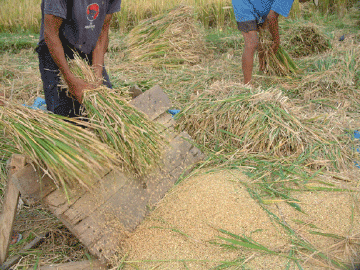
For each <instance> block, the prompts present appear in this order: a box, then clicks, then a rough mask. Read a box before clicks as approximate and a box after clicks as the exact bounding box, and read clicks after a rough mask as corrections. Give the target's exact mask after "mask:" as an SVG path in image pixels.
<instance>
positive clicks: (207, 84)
mask: <svg viewBox="0 0 360 270" xmlns="http://www.w3.org/2000/svg"><path fill="white" fill-rule="evenodd" d="M319 2H320V4H321V6H320V8H319V9H315V7H314V5H313V4H312V3H308V4H304V5H297V4H298V3H296V5H295V7H296V8H294V10H293V11H292V15H291V18H289V19H287V20H281V22H280V27H281V38H282V45H283V46H284V48H285V49H286V51H287V52H288V54H289V55H290V57H291V59H292V61H293V62H294V63H295V64H296V67H297V72H290V73H287V74H276V73H271V74H269V73H268V74H262V73H260V72H258V69H259V66H258V63H257V59H256V61H255V63H256V64H255V68H254V81H255V83H254V87H252V88H249V87H247V86H244V85H243V84H242V73H241V56H242V50H243V44H244V40H243V38H242V36H241V34H240V33H239V32H238V31H237V30H236V29H235V22H234V18H233V11H232V8H231V2H229V1H224V2H222V1H203V0H198V1H195V0H194V1H191V0H188V1H187V3H188V4H190V6H191V7H193V10H194V13H193V15H194V17H196V20H195V22H191V23H192V24H194V25H195V26H196V27H199V29H200V30H201V31H200V32H196V33H197V35H198V36H197V37H198V38H199V39H200V41H202V42H200V43H196V45H194V46H197V47H196V48H192V49H194V50H191V51H190V49H189V46H188V47H186V46H185V45H184V46H183V50H180V51H177V52H176V53H174V54H173V55H171V57H172V58H180V57H179V55H180V56H183V57H184V59H183V60H182V61H178V62H176V61H172V62H171V65H169V63H168V62H167V61H166V59H163V58H161V59H159V58H157V57H156V56H154V54H151V53H152V52H153V51H151V49H153V48H152V47H151V46H150V43H147V42H146V40H148V39H151V38H153V39H156V42H154V44H155V45H154V46H159V44H160V46H161V45H164V44H165V45H167V47H166V49H167V50H169V52H173V51H174V47H171V46H169V45H168V43H165V41H164V40H166V41H170V42H173V43H174V44H176V43H177V42H179V40H178V39H177V38H176V37H174V39H171V38H172V37H171V35H168V36H167V37H166V38H164V39H161V36H162V35H163V34H164V33H168V32H161V33H162V34H161V35H159V36H160V37H159V36H151V35H143V36H141V38H139V36H140V34H139V33H140V32H141V33H144V31H143V30H144V29H150V30H151V27H150V26H149V24H148V23H149V21H142V23H141V24H139V22H140V21H141V20H142V19H148V18H150V17H151V18H153V19H154V18H156V20H158V19H159V17H156V15H158V14H160V18H161V14H164V10H167V12H168V10H169V9H171V8H173V7H174V6H175V5H176V4H177V2H175V1H155V0H154V1H151V2H149V1H137V2H130V1H123V9H122V12H121V13H120V14H119V15H117V18H116V19H115V20H114V22H113V23H114V24H113V27H114V28H113V29H112V32H111V36H110V45H109V46H110V47H109V52H108V53H107V55H106V66H107V67H108V72H109V74H110V79H111V81H112V83H113V85H114V88H115V89H118V90H119V91H126V90H128V89H129V87H131V86H133V85H138V86H139V87H140V89H141V90H142V91H146V90H147V89H149V88H151V87H152V86H154V85H156V84H160V85H161V87H162V88H163V89H164V91H165V92H166V93H167V94H168V96H169V98H170V100H171V102H172V104H173V108H174V109H180V110H181V113H180V114H178V115H177V118H176V122H177V129H178V130H185V131H187V132H188V133H189V134H191V136H192V138H193V139H194V144H195V145H196V146H197V147H198V148H200V149H201V150H202V152H203V153H205V154H206V156H207V159H206V160H204V162H203V163H201V164H199V166H198V168H197V169H199V170H200V169H201V170H205V171H206V172H212V171H219V170H228V171H232V172H235V171H236V172H241V173H243V174H245V175H246V176H247V177H249V178H248V179H250V180H246V181H245V180H243V179H240V180H233V179H232V180H231V181H232V182H234V181H236V182H237V184H238V185H239V186H237V188H239V189H242V188H243V190H244V192H246V193H247V194H248V196H249V197H250V198H251V199H252V201H253V203H254V204H256V206H257V207H258V208H259V209H260V210H261V211H263V213H265V214H264V215H265V216H266V217H267V218H269V219H270V220H271V222H272V225H270V226H274V230H276V231H281V230H284V232H285V233H283V235H282V237H284V238H285V239H286V241H287V242H286V245H285V246H283V247H282V248H280V249H272V248H270V247H269V246H268V245H265V244H263V243H262V242H261V241H259V239H258V238H256V236H257V233H259V232H258V231H257V230H256V229H254V228H251V230H250V231H247V232H246V233H247V235H246V236H244V235H242V234H238V233H234V232H232V231H229V230H228V229H226V228H222V227H220V228H216V229H219V237H218V238H217V239H216V240H215V241H212V242H211V241H207V240H206V239H205V236H201V235H200V236H198V238H192V237H191V236H189V234H186V233H183V232H182V231H180V230H179V229H178V228H176V227H173V226H171V224H166V222H165V221H163V220H160V219H159V220H160V221H159V222H160V223H161V224H162V226H163V228H159V226H158V227H157V228H156V229H157V230H163V231H169V232H170V233H172V234H178V235H179V236H180V237H181V239H185V242H186V243H193V244H194V246H201V244H203V243H205V242H206V243H205V244H206V245H213V244H214V245H216V246H217V247H219V250H221V252H217V255H218V254H221V255H223V256H225V257H226V259H224V258H219V257H216V256H215V257H214V259H213V261H212V263H214V264H213V265H214V267H213V269H242V268H244V269H248V268H249V267H250V266H249V267H248V263H251V261H252V260H253V259H254V257H258V258H265V259H266V260H267V262H269V261H270V262H271V261H276V260H277V259H278V258H282V259H284V260H285V263H283V264H282V265H281V267H278V268H267V269H306V267H307V269H356V268H355V267H356V266H357V264H358V263H360V261H359V254H360V238H359V234H358V228H359V227H358V220H359V216H360V215H359V210H358V209H359V203H358V201H359V191H358V188H359V181H358V177H357V176H358V171H357V170H358V168H356V167H355V166H354V161H356V160H357V161H360V157H359V153H358V152H356V151H355V149H356V148H358V147H359V143H358V141H357V140H354V131H355V130H359V128H360V116H359V112H360V92H359V89H360V72H359V70H360V60H359V59H360V47H359V46H360V45H359V44H360V28H359V21H360V11H359V8H360V6H355V7H350V3H352V2H354V1H319ZM0 3H1V4H2V6H3V5H9V4H8V2H5V1H4V0H0ZM21 3H22V4H23V5H20V6H21V8H18V9H17V11H16V12H18V13H16V16H15V15H11V14H12V13H14V12H15V10H14V9H12V8H13V6H14V5H13V4H12V5H11V7H10V5H9V6H6V7H7V8H8V13H9V14H5V13H4V12H3V11H1V12H3V13H1V16H0V32H4V31H7V32H8V31H14V32H19V31H20V32H21V31H34V32H36V31H37V29H38V28H36V27H38V26H36V24H37V23H38V17H37V16H38V15H36V13H35V12H37V11H36V10H37V9H36V8H34V9H33V12H34V14H35V15H34V17H33V19H31V20H29V21H25V19H24V21H21V20H20V19H22V18H23V17H26V16H23V13H21V12H23V11H22V10H23V8H26V7H27V5H30V6H33V4H31V3H33V2H30V1H22V2H21ZM37 5H39V2H37V3H36V6H37ZM334 7H337V10H335V8H334ZM345 8H346V9H347V8H349V9H348V11H347V12H345V13H344V9H345ZM12 10H14V11H12ZM14 14H15V13H14ZM338 14H340V16H339V15H338ZM186 15H189V14H186ZM190 15H191V14H190ZM6 16H7V17H6ZM15 17H18V21H16V20H13V19H12V18H15ZM183 17H185V16H183ZM187 18H188V17H187ZM184 21H185V19H184ZM15 22H16V23H15ZM186 22H187V23H188V22H189V21H188V20H186ZM198 22H201V23H198ZM161 23H162V24H164V22H163V21H161ZM184 25H187V24H184ZM167 26H168V27H170V28H171V27H175V26H174V25H173V24H167ZM195 26H194V27H195ZM147 27H148V28H147ZM170 28H169V29H168V30H167V31H170V32H171V29H170ZM194 29H195V28H194ZM131 31H132V32H131ZM149 32H151V31H149ZM174 33H175V32H174ZM194 33H195V32H194ZM0 35H1V34H0ZM12 35H13V37H14V39H10V40H8V39H6V42H7V43H6V44H8V43H11V44H10V45H11V46H10V45H9V46H8V45H6V46H7V47H4V48H8V49H6V50H7V51H5V50H4V51H3V52H2V53H1V57H0V87H1V88H0V89H2V90H4V91H5V93H6V96H7V97H8V98H9V99H11V100H12V101H16V102H17V103H20V104H22V103H27V104H31V103H32V101H33V100H34V98H35V97H37V96H42V85H41V80H40V79H39V78H40V77H39V76H40V74H39V73H38V66H37V65H38V63H37V59H36V55H35V54H34V52H33V47H34V42H33V37H30V35H31V36H33V34H29V33H28V32H27V33H23V34H19V33H17V34H12ZM343 35H344V40H342V41H340V40H339V39H340V37H341V36H343ZM18 36H20V37H22V38H23V40H24V42H25V43H26V44H25V45H26V46H25V45H24V44H23V43H22V44H18V43H16V42H15V41H16V40H17V39H18V38H17V37H18ZM309 36H311V41H312V42H311V41H308V40H307V38H308V37H309ZM136 38H138V39H136ZM4 40H5V39H4ZM144 40H145V44H146V45H148V46H147V47H146V46H145V47H141V46H139V44H140V45H144V44H142V42H144ZM299 40H300V41H304V42H299ZM315 41H316V42H315ZM4 42H5V41H4ZM297 42H298V43H297ZM182 44H183V43H182ZM199 44H200V45H199ZM172 45H173V44H172ZM292 45H293V46H292ZM17 46H18V47H17ZM162 48H164V46H162ZM175 48H176V47H175ZM185 48H186V49H185ZM199 48H200V50H199ZM145 49H146V50H145ZM205 49H206V50H207V51H206V53H205V54H201V53H200V52H201V51H204V50H205ZM187 50H189V51H187ZM164 51H165V49H164ZM134 52H135V53H134ZM161 53H163V52H161ZM164 55H169V53H167V54H162V56H164ZM193 55H195V56H197V57H198V58H195V57H193ZM134 57H138V58H136V61H135V60H134ZM169 57H170V56H169ZM186 57H188V58H186ZM141 59H142V60H143V62H141V61H140V60H141ZM186 59H190V60H191V59H196V61H186ZM275 67H276V65H275ZM90 99H91V97H89V100H90ZM116 102H118V101H116ZM119 102H120V101H119ZM89 103H90V102H89ZM18 110H19V111H21V110H20V109H18ZM11 113H12V114H11V115H10V112H9V115H8V116H7V118H6V121H5V118H2V122H1V123H2V125H4V124H6V125H7V129H8V130H10V131H11V132H12V133H13V134H14V136H16V137H17V138H18V140H20V139H21V137H20V134H19V132H21V130H19V131H16V130H15V129H14V128H13V129H11V127H12V125H13V124H12V123H15V122H16V116H15V115H16V113H14V111H12V112H11ZM10 116H11V117H10ZM0 117H6V115H5V114H4V113H3V114H1V111H0ZM40 120H41V119H40ZM40 120H38V121H40ZM41 121H44V120H43V119H42V120H41ZM39 123H44V122H39ZM42 125H44V124H42ZM0 126H1V125H0ZM21 128H23V129H24V128H26V126H25V125H23V126H22V127H21ZM0 130H1V127H0ZM45 131H46V134H40V135H41V136H45V135H47V134H50V133H51V132H55V131H54V130H49V129H46V130H45ZM40 132H41V129H40ZM79 132H81V131H79ZM65 133H66V131H65V132H62V135H64V134H65ZM40 135H39V134H37V135H36V136H35V137H37V138H40V139H41V138H42V137H41V136H40ZM60 135H61V134H60ZM60 135H59V136H60ZM65 135H66V134H65ZM89 136H90V135H89ZM91 136H92V135H91ZM91 136H90V137H91ZM106 136H107V135H106V134H105V135H104V138H105V137H106ZM110 136H112V135H110ZM0 138H2V139H1V141H0V152H1V156H0V167H2V168H5V164H6V160H7V158H8V157H9V156H10V153H11V152H16V151H18V150H16V149H15V147H16V146H15V145H14V144H12V143H11V141H8V140H5V139H3V138H4V137H3V133H2V134H0ZM104 141H106V139H105V140H104ZM41 142H42V140H40V141H39V143H41ZM96 144H99V142H96ZM104 147H105V146H104ZM85 150H86V149H85ZM27 152H28V153H29V154H32V152H31V147H29V148H28V149H27ZM107 153H112V152H111V150H109V151H108V152H107ZM84 155H85V154H84ZM114 162H115V163H116V162H117V161H114ZM140 162H142V161H140ZM41 165H42V166H44V164H41ZM197 169H195V170H194V171H193V172H192V173H193V174H196V173H199V170H197ZM2 172H4V170H2ZM79 173H83V172H79ZM54 177H56V176H54ZM4 178H5V175H0V179H1V184H0V195H1V194H2V193H3V187H4ZM205 178H206V177H205ZM186 180H187V179H184V178H181V179H179V180H178V186H177V187H181V184H183V183H186V182H185V181H186ZM240 187H241V188H240ZM187 191H189V192H190V191H191V188H190V189H188V190H187ZM211 192H212V193H214V191H213V190H212V191H211ZM234 192H235V191H234ZM174 194H175V195H176V193H174ZM338 194H340V195H341V196H344V198H345V197H346V198H349V201H350V202H351V204H349V209H350V210H349V209H342V208H341V207H343V205H342V204H341V205H340V202H339V200H335V199H334V201H329V204H332V208H333V209H337V208H339V209H338V210H340V211H342V210H344V212H346V213H348V212H349V213H350V214H348V215H347V216H346V220H340V221H338V220H336V217H333V218H334V220H333V221H334V224H341V225H343V224H345V223H349V224H352V227H351V228H352V229H351V230H349V231H346V232H344V231H341V232H340V231H335V232H331V233H330V232H328V231H326V230H320V229H319V228H317V227H315V225H314V224H313V223H316V222H313V221H311V220H310V221H306V222H305V221H304V220H305V218H304V220H302V219H301V220H300V219H298V218H295V217H294V218H292V219H291V220H290V222H285V218H286V217H288V216H290V217H293V216H292V214H293V213H296V215H301V214H303V213H304V212H306V213H307V211H314V212H316V211H317V208H316V207H314V208H313V209H310V210H309V208H310V204H308V201H306V200H305V199H303V197H306V196H308V197H309V198H310V197H314V198H315V197H316V198H317V196H320V195H323V197H324V198H325V199H324V200H323V201H321V202H320V203H319V202H316V203H317V207H319V208H320V207H321V206H323V205H324V204H325V203H326V198H327V197H329V198H330V197H331V198H334V197H336V196H338ZM225 196H228V195H225ZM302 196H303V197H302ZM0 197H1V196H0ZM169 197H170V196H169ZM195 197H196V196H194V197H191V200H193V198H195ZM229 197H232V195H231V196H229ZM323 197H321V198H323ZM341 198H343V197H341ZM242 199H243V198H242ZM242 199H241V200H242ZM222 200H223V198H222V197H221V198H219V202H221V201H222ZM241 200H240V201H241ZM331 200H332V199H331ZM0 202H1V201H0ZM177 203H178V201H176V202H171V204H172V205H177ZM280 204H284V205H286V207H285V208H281V209H286V213H283V212H281V211H280V210H279V209H278V208H277V207H278V205H280ZM252 206H253V207H254V205H252ZM315 208H316V209H315ZM345 210H346V211H345ZM32 211H36V212H41V211H39V210H38V209H35V210H31V209H25V210H21V217H23V216H24V215H26V214H29V213H31V212H32ZM223 211H225V210H223ZM250 212H251V211H249V213H250ZM169 213H171V211H169ZM290 213H292V214H290ZM175 214H177V213H175ZM320 214H321V213H320ZM37 215H39V214H37ZM44 215H45V214H44V213H41V215H39V218H41V219H44V220H45V219H46V220H47V221H46V222H48V223H46V222H42V223H46V224H45V225H44V226H48V227H51V228H52V229H51V230H52V233H53V236H52V237H53V238H51V241H50V240H49V241H47V242H46V243H44V244H43V246H41V247H39V248H38V249H36V251H34V252H30V251H29V252H28V253H26V254H22V255H23V257H22V261H21V262H20V263H19V264H18V265H17V266H16V267H15V268H14V269H28V267H34V266H36V265H38V264H39V263H43V264H45V263H46V264H50V263H60V262H67V261H76V260H84V259H88V257H89V255H88V252H87V250H86V249H85V248H84V247H82V246H81V245H80V243H79V242H77V241H76V239H72V241H65V240H63V239H64V237H65V235H66V239H71V236H67V235H68V234H69V233H68V232H66V231H65V230H64V227H63V226H62V225H60V224H59V223H56V222H55V221H54V217H46V218H44ZM47 215H48V214H47ZM232 215H233V213H225V212H224V213H223V216H224V218H231V217H232ZM229 216H230V217H229ZM318 216H319V215H318ZM302 217H303V216H302ZM233 218H234V219H235V220H236V223H238V222H237V217H233ZM249 218H250V217H249ZM19 219H20V220H21V221H23V219H22V218H19ZM175 219H176V220H179V217H176V218H175ZM194 219H196V217H193V218H192V220H191V221H194ZM336 221H338V222H339V223H336ZM23 222H24V221H23ZM27 222H29V224H30V225H31V226H30V225H29V227H27V228H26V229H23V231H24V232H25V231H32V230H34V231H36V233H38V229H39V228H38V227H36V228H35V229H34V226H35V225H34V223H31V222H30V221H27ZM39 223H40V222H39ZM54 223H56V224H55V225H54ZM330 223H331V221H330ZM330 225H333V224H330ZM334 226H335V225H334ZM41 230H45V229H44V228H42V229H41ZM254 230H256V231H254ZM190 233H191V231H190ZM32 237H33V234H31V233H30V234H29V235H27V236H26V241H24V242H22V243H21V244H19V245H17V246H13V247H11V249H10V252H11V254H16V252H17V251H18V250H19V248H20V247H21V245H23V244H26V242H29V241H31V239H32ZM201 237H204V238H201ZM319 239H320V240H321V241H322V242H325V243H326V244H327V246H329V247H331V248H332V249H331V250H330V249H326V248H324V246H326V245H323V246H320V245H318V244H319V241H318V240H319ZM58 241H62V242H61V243H59V242H58ZM147 241H150V240H149V239H147ZM50 242H52V243H50ZM210 242H211V243H210ZM69 243H71V245H70V244H69ZM328 243H331V245H330V244H328ZM69 245H70V246H69ZM50 247H51V248H50ZM155 248H156V247H154V249H155ZM49 250H56V253H55V254H54V253H53V252H49ZM194 250H195V249H194ZM129 252H130V251H129ZM232 252H235V255H236V256H235V257H231V256H230V255H229V257H227V255H228V254H232ZM194 253H195V251H194ZM121 255H122V256H120V258H114V261H113V265H112V267H113V269H145V268H148V267H147V266H149V265H151V263H153V265H152V266H151V267H152V268H156V267H157V269H162V267H161V266H162V263H164V261H165V259H164V258H163V257H156V258H155V259H154V260H153V261H152V262H149V261H148V260H135V259H134V258H130V257H128V253H126V254H121ZM205 255H206V256H205V257H206V258H207V255H209V256H210V255H211V254H205ZM129 256H130V255H129ZM265 259H264V260H265ZM170 260H172V261H176V262H177V263H178V264H179V265H180V267H179V268H178V269H198V268H191V267H188V265H191V263H192V262H194V261H196V260H197V259H193V257H191V259H188V258H182V257H179V256H177V254H176V256H175V259H173V258H171V259H169V261H170ZM191 260H193V261H191ZM204 261H205V260H204ZM204 261H201V260H200V259H199V261H198V263H199V265H200V264H201V263H204V264H205V263H206V262H204ZM264 262H265V261H264ZM195 263H196V262H195ZM311 263H314V264H311ZM309 264H310V267H309ZM139 265H141V266H144V265H145V266H146V267H144V268H142V267H141V266H139ZM315 266H316V267H315ZM136 267H137V268H136ZM149 267H150V266H149ZM247 267H248V268H247ZM264 267H265V266H264ZM149 269H151V268H149ZM167 269H175V268H167ZM199 269H200V268H199ZM206 269H209V268H206ZM255 269H258V268H255Z"/></svg>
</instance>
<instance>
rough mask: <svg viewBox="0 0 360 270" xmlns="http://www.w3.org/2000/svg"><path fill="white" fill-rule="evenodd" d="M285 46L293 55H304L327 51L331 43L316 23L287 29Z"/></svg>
mask: <svg viewBox="0 0 360 270" xmlns="http://www.w3.org/2000/svg"><path fill="white" fill-rule="evenodd" d="M284 46H285V48H286V49H287V50H288V51H289V54H290V55H291V56H292V57H304V56H309V55H314V54H319V53H322V52H325V51H327V50H328V49H330V47H331V44H330V41H329V40H328V38H327V37H326V36H325V35H323V34H322V33H321V32H320V30H319V28H318V27H317V26H316V25H314V24H306V25H300V26H297V27H295V28H294V27H291V28H289V29H287V31H286V35H285V42H284Z"/></svg>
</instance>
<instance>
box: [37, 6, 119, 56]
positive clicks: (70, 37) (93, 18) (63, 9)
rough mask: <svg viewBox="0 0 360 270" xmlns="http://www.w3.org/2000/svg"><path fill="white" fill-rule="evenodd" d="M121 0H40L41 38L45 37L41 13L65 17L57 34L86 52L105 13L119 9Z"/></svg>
mask: <svg viewBox="0 0 360 270" xmlns="http://www.w3.org/2000/svg"><path fill="white" fill-rule="evenodd" d="M120 5H121V0H42V2H41V11H42V20H41V29H40V40H39V41H40V42H41V41H43V40H44V15H45V14H50V15H54V16H57V17H60V18H63V19H64V21H63V23H62V25H61V27H60V31H59V36H60V39H61V40H62V41H63V42H68V43H70V44H71V45H73V46H74V47H75V48H77V49H79V50H80V51H82V52H84V53H86V54H89V53H91V52H92V50H93V49H94V48H95V45H96V42H97V40H98V38H99V35H100V32H101V29H102V26H103V24H104V20H105V16H106V14H111V13H115V12H118V11H120Z"/></svg>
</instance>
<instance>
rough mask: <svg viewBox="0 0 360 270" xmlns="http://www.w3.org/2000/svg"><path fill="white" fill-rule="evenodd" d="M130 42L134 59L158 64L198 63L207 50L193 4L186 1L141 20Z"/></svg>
mask: <svg viewBox="0 0 360 270" xmlns="http://www.w3.org/2000/svg"><path fill="white" fill-rule="evenodd" d="M127 45H128V58H129V59H131V61H134V62H136V63H139V64H143V65H150V66H153V67H156V68H161V67H176V66H178V65H182V64H189V65H193V64H197V63H199V62H200V61H201V57H202V56H204V55H206V54H207V53H208V49H207V48H206V46H205V40H204V34H203V33H202V32H201V30H200V28H199V27H198V25H197V22H196V20H195V17H194V10H193V8H192V7H189V6H183V5H181V6H179V7H176V8H174V9H172V10H170V11H168V12H166V13H164V14H162V15H158V16H156V17H153V18H150V19H148V20H145V21H142V22H140V23H139V25H138V26H136V27H135V28H134V29H133V30H131V31H130V33H129V36H128V40H127Z"/></svg>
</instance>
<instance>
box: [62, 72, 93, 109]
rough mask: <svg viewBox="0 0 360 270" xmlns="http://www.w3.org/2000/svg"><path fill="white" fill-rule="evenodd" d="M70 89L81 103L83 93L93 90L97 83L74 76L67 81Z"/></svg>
mask: <svg viewBox="0 0 360 270" xmlns="http://www.w3.org/2000/svg"><path fill="white" fill-rule="evenodd" d="M67 85H68V90H69V92H70V94H71V95H72V96H73V97H74V98H75V99H76V100H77V101H79V103H82V101H83V95H84V92H85V91H86V90H91V89H94V88H96V85H92V84H90V83H87V82H85V81H84V80H82V79H80V78H76V77H74V78H72V79H71V80H69V81H68V82H67Z"/></svg>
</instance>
